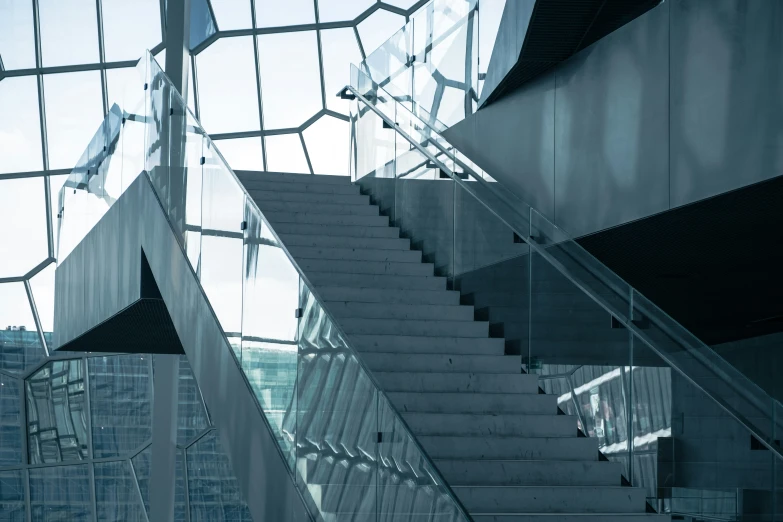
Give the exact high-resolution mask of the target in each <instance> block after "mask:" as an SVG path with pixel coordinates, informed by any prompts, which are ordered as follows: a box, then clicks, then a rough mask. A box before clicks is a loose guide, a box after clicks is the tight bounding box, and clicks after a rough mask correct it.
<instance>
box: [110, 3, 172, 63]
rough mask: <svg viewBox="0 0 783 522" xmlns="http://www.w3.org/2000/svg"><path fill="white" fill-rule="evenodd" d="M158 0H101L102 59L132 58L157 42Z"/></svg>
mask: <svg viewBox="0 0 783 522" xmlns="http://www.w3.org/2000/svg"><path fill="white" fill-rule="evenodd" d="M160 5H161V4H160V2H159V1H158V0H133V2H128V1H127V0H101V7H102V9H103V42H104V49H105V53H106V61H109V62H114V61H120V60H135V59H136V58H139V57H140V56H141V55H143V54H144V50H145V49H152V48H153V47H155V46H156V45H157V44H158V43H160V41H161V35H160Z"/></svg>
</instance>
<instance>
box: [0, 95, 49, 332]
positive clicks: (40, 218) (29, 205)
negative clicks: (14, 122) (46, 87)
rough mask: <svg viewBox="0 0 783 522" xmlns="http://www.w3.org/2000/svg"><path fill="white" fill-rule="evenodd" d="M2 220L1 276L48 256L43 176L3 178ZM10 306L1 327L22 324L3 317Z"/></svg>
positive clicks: (0, 315) (11, 274)
mask: <svg viewBox="0 0 783 522" xmlns="http://www.w3.org/2000/svg"><path fill="white" fill-rule="evenodd" d="M3 81H5V80H3ZM0 85H2V83H0ZM0 223H2V226H0V278H1V277H19V276H23V275H25V274H26V273H27V272H28V271H30V270H32V269H33V268H35V267H36V266H37V265H38V264H40V263H42V262H43V261H45V260H46V258H47V257H48V256H49V252H48V250H49V249H48V240H47V237H46V194H45V192H44V180H43V178H27V179H8V180H3V181H0ZM16 304H18V303H16ZM16 304H15V305H16ZM15 305H14V306H15ZM6 306H8V305H5V304H4V303H0V328H5V327H6V326H9V325H13V326H21V324H19V325H15V324H14V323H12V322H8V321H7V320H6V321H3V319H4V317H3V315H7V314H9V313H13V312H12V310H10V309H9V310H6V309H5V307H6ZM28 308H29V305H28ZM9 320H10V318H9ZM26 326H28V327H30V326H33V327H34V326H35V325H34V324H28V325H26Z"/></svg>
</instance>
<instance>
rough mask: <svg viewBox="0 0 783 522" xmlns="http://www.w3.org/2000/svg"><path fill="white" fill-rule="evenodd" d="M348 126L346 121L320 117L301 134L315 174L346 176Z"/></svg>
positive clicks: (347, 166)
mask: <svg viewBox="0 0 783 522" xmlns="http://www.w3.org/2000/svg"><path fill="white" fill-rule="evenodd" d="M349 131H350V126H349V124H348V122H347V121H342V120H338V119H337V118H334V117H332V116H322V117H321V118H319V120H318V121H317V122H315V123H313V124H312V125H310V127H308V128H307V129H305V131H304V132H303V133H302V135H303V136H304V140H305V144H306V145H307V153H308V154H309V155H310V163H311V164H312V165H313V172H314V173H316V174H334V175H338V176H348V175H349V174H350V172H349V165H348V160H349V149H348V140H349V138H350V136H349Z"/></svg>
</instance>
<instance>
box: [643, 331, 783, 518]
mask: <svg viewBox="0 0 783 522" xmlns="http://www.w3.org/2000/svg"><path fill="white" fill-rule="evenodd" d="M631 369H632V371H631V372H629V373H630V381H631V382H632V385H631V388H632V392H631V393H632V394H631V397H632V399H631V410H632V412H633V431H632V435H633V439H632V440H633V447H632V455H633V459H632V476H633V483H634V485H636V486H639V487H643V488H645V489H646V492H647V497H648V501H649V502H650V503H651V504H652V505H655V506H658V507H659V509H662V510H663V511H666V512H670V513H672V514H681V515H690V516H694V515H697V516H699V518H703V519H704V520H710V519H714V520H777V518H775V517H776V516H779V515H776V510H777V507H776V502H775V501H774V496H773V492H774V491H775V470H776V466H777V465H778V463H779V462H780V461H779V459H778V458H777V457H776V456H775V454H774V453H773V452H771V451H768V450H766V449H764V448H763V446H762V445H761V444H760V443H758V441H757V440H754V438H753V436H752V433H751V432H750V431H749V430H748V428H747V426H746V425H744V424H743V423H741V422H739V421H738V420H737V419H735V418H734V417H732V416H731V415H730V414H729V413H728V412H727V411H726V410H725V409H724V408H722V407H721V405H720V404H718V403H716V402H715V401H714V400H713V399H712V397H711V396H709V395H708V394H707V393H705V392H704V391H703V390H702V389H700V387H698V386H695V385H694V384H693V383H692V382H691V379H690V378H689V377H686V376H685V375H683V374H682V373H681V372H679V371H677V370H675V369H673V368H672V367H671V366H670V365H669V364H668V363H667V362H666V361H665V360H663V359H662V358H661V357H660V356H659V355H658V354H657V353H655V352H653V350H651V349H650V348H649V347H648V346H647V345H646V344H644V343H642V342H638V341H637V342H634V346H633V364H632V366H631ZM728 393H730V392H727V395H728ZM724 396H726V395H724ZM771 410H772V405H771V404H770V409H769V411H768V412H767V417H766V419H754V421H755V422H771V421H772V415H771ZM770 429H771V428H770ZM732 490H735V491H736V490H738V494H739V495H740V496H741V499H740V501H739V506H738V505H737V502H735V501H734V500H733V498H732V497H733V496H734V495H733V494H732ZM686 493H687V495H686ZM737 511H739V512H737ZM778 513H779V511H778Z"/></svg>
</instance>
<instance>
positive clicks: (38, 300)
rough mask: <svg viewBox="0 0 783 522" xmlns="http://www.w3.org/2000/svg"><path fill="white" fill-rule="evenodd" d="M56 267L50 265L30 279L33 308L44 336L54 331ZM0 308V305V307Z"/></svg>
mask: <svg viewBox="0 0 783 522" xmlns="http://www.w3.org/2000/svg"><path fill="white" fill-rule="evenodd" d="M56 268H57V266H56V265H55V264H54V263H52V264H50V265H49V266H47V267H46V268H44V269H43V270H41V271H40V272H38V273H37V274H36V275H35V276H33V277H32V279H30V287H31V289H32V292H33V299H34V301H35V308H36V310H37V311H38V320H39V321H41V329H42V330H43V331H44V336H47V337H48V336H49V335H51V333H52V331H53V330H54V271H55V269H56ZM0 306H1V305H0Z"/></svg>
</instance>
